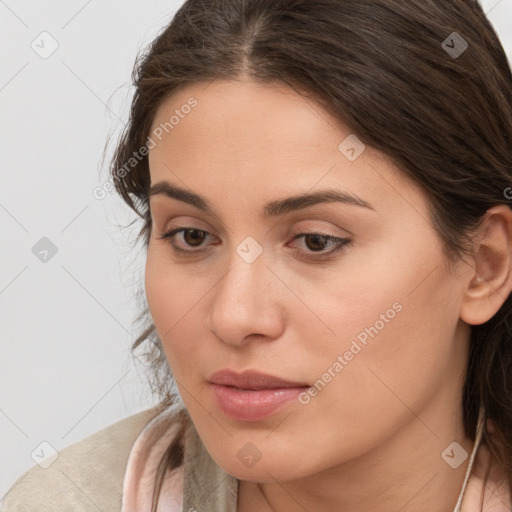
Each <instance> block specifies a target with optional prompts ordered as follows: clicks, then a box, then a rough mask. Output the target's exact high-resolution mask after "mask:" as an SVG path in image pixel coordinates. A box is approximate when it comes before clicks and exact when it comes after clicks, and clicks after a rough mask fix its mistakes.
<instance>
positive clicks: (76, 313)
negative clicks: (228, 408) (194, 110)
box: [0, 0, 512, 498]
mask: <svg viewBox="0 0 512 512" xmlns="http://www.w3.org/2000/svg"><path fill="white" fill-rule="evenodd" d="M181 4H182V1H175V0H165V1H164V0H151V1H149V0H139V1H128V0H122V1H120V0H115V1H114V0H103V1H101V2H100V1H99V0H60V1H56V0H55V1H51V0H44V1H41V0H0V34H1V35H0V37H1V41H2V44H1V48H0V52H1V57H0V61H1V66H0V103H1V127H2V131H1V150H0V169H1V173H2V175H1V180H2V181H1V188H0V220H1V222H0V229H1V237H2V242H1V243H2V246H1V247H2V260H1V261H2V263H1V265H0V307H1V311H2V316H1V320H2V321H1V324H0V340H1V357H0V498H1V497H2V496H3V495H4V494H5V493H6V492H7V490H8V488H9V487H10V486H11V485H12V484H13V482H14V481H15V480H16V478H18V477H19V476H20V475H21V474H22V473H23V472H24V471H26V470H27V469H28V468H29V467H31V466H33V465H34V464H35V460H34V459H32V456H31V454H33V453H34V452H37V451H38V450H39V451H40V450H41V446H47V445H41V443H49V445H51V446H52V447H54V449H55V450H57V451H58V450H60V449H62V448H64V447H65V446H67V445H69V444H72V443H74V442H76V441H78V440H80V439H83V438H84V437H86V436H88V435H90V434H92V433H94V432H96V431H98V430H100V429H101V428H104V427H106V426H107V425H110V424H112V423H114V422H116V421H118V420H120V419H122V418H124V417H126V416H129V415H131V414H135V413H136V412H139V411H141V410H143V409H146V408H148V407H151V406H152V405H154V404H156V402H157V397H154V396H152V395H151V393H150V390H149V387H148V385H147V380H146V372H147V367H146V366H145V365H144V364H143V362H141V361H139V359H137V358H133V357H132V356H131V355H130V350H129V349H130V344H131V342H132V341H133V339H134V337H135V334H136V333H137V332H138V331H137V330H136V329H134V325H133V320H134V318H135V316H136V314H137V311H138V309H137V305H138V303H137V300H136V293H137V290H138V289H139V288H140V286H141V285H142V283H143V271H144V257H145V253H144V250H143V249H142V248H141V245H140V244H139V246H136V247H135V248H134V247H133V241H134V238H135V235H136V232H137V228H138V227H139V224H136V225H135V227H133V228H128V229H124V228H123V226H126V225H128V224H129V222H130V221H131V220H132V219H134V218H135V215H134V214H133V213H132V212H131V211H130V210H129V209H128V207H126V206H125V205H124V203H123V202H122V201H121V200H120V199H118V197H117V196H116V194H115V193H114V192H112V193H110V194H107V195H106V197H105V198H104V199H103V200H98V199H96V198H95V197H94V196H93V190H94V188H95V187H97V186H99V185H101V184H102V183H104V182H105V181H106V176H107V169H106V164H107V162H108V156H109V155H110V154H111V152H112V147H113V142H114V140H115V139H116V136H117V134H118V133H119V130H120V128H121V127H122V124H123V122H125V121H126V120H127V112H128V108H129V101H130V99H131V94H132V92H133V90H132V88H131V83H130V82H131V79H130V74H131V70H132V67H133V63H134V59H135V57H136V55H137V52H138V51H139V50H141V49H142V48H143V47H144V46H145V45H146V44H147V43H149V42H150V41H151V40H152V39H153V38H154V37H155V36H156V35H157V33H158V32H159V31H160V30H161V29H162V28H163V27H164V26H165V25H166V24H167V23H168V22H169V21H170V19H171V17H172V15H173V14H174V12H175V11H176V10H177V8H178V7H179V6H180V5H181ZM482 4H483V6H484V9H485V11H486V13H488V17H489V19H490V20H491V22H492V23H493V25H494V26H495V28H496V30H497V32H498V35H499V36H500V38H501V41H502V43H503V46H504V47H505V49H506V51H507V53H508V55H509V60H512V0H484V1H483V2H482ZM52 52H53V53H52ZM50 53H51V55H49V54H50ZM109 136H110V137H112V141H111V143H110V145H109V146H108V148H107V153H106V154H107V158H106V160H105V162H104V163H103V164H102V156H103V151H104V148H105V144H106V141H107V138H108V137H109Z"/></svg>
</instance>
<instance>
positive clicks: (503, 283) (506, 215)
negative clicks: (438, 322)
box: [460, 204, 512, 325]
mask: <svg viewBox="0 0 512 512" xmlns="http://www.w3.org/2000/svg"><path fill="white" fill-rule="evenodd" d="M475 241H476V242H477V246H476V247H475V260H474V261H475V268H474V272H473V275H472V277H471V281H470V282H469V284H468V288H467V290H466V292H465V295H464V298H463V301H462V303H461V310H460V318H461V319H462V320H463V321H464V322H466V323H468V324H471V325H479V324H483V323H484V322H487V321H488V320H489V319H491V318H492V317H493V316H494V315H495V314H496V313H497V312H498V311H499V309H500V308H501V306H502V305H503V303H504V302H505V300H506V299H507V297H508V296H509V295H510V293H511V290H512V210H511V209H510V208H509V207H508V206H507V205H504V204H501V205H498V206H493V207H492V208H490V209H489V210H487V212H486V213H485V217H484V220H483V222H482V224H481V226H480V230H479V235H477V237H476V240H475Z"/></svg>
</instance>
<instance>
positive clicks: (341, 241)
mask: <svg viewBox="0 0 512 512" xmlns="http://www.w3.org/2000/svg"><path fill="white" fill-rule="evenodd" d="M186 231H197V232H199V233H204V234H207V235H210V233H208V231H204V230H203V229H198V228H176V229H171V230H170V231H167V232H166V233H163V234H162V235H161V236H159V237H158V238H159V239H160V240H164V239H168V240H169V244H170V245H171V248H172V250H173V251H175V252H176V253H178V254H181V255H183V256H185V257H191V256H194V255H197V254H198V253H202V252H205V251H206V249H199V250H188V249H182V248H181V247H178V246H177V245H176V243H175V240H174V239H175V236H176V235H177V234H179V233H182V232H183V233H184V232H186ZM315 235H316V236H320V237H322V238H323V239H324V240H325V241H326V242H337V246H336V247H335V248H334V249H331V250H330V251H329V252H326V253H318V252H311V253H310V254H314V256H304V257H305V258H307V259H316V260H322V259H327V258H331V257H333V256H334V255H335V254H337V253H342V252H344V251H346V250H347V249H348V247H349V245H350V243H351V240H350V239H348V238H339V237H335V236H331V235H325V234H323V233H299V234H297V235H295V236H294V237H293V240H297V239H298V238H303V237H305V236H315Z"/></svg>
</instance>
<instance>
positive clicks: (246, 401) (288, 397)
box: [210, 383, 307, 421]
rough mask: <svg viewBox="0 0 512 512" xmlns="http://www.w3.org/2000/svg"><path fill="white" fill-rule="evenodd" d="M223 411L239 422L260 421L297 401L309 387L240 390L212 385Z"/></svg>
mask: <svg viewBox="0 0 512 512" xmlns="http://www.w3.org/2000/svg"><path fill="white" fill-rule="evenodd" d="M210 386H211V388H212V390H213V393H214V395H215V398H216V401H217V404H218V406H219V408H220V409H221V411H222V412H223V413H224V414H226V415H227V416H229V417H230V418H232V419H234V420H238V421H258V420H262V419H264V418H266V417H267V416H270V415H271V414H273V413H276V412H277V411H279V410H281V409H283V407H286V405H288V404H290V403H291V402H293V401H294V400H297V398H298V396H299V395H300V393H302V392H303V391H304V390H305V389H307V386H302V387H296V388H273V389H260V390H257V391H250V390H243V389H238V388H235V387H232V386H223V385H220V384H213V383H210Z"/></svg>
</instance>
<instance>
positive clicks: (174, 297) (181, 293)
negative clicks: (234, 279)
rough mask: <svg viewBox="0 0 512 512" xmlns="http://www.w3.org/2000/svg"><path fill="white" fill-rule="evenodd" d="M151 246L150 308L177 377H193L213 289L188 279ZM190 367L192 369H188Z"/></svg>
mask: <svg viewBox="0 0 512 512" xmlns="http://www.w3.org/2000/svg"><path fill="white" fill-rule="evenodd" d="M161 252H162V251H156V250H153V249H152V248H151V244H150V246H149V247H148V254H147V260H146V268H145V289H146V297H147V302H148V307H149V310H150V312H151V316H152V318H153V323H154V324H155V328H156V331H157V333H158V336H159V337H160V340H161V341H162V346H163V348H164V351H165V354H166V356H167V359H168V361H169V364H170V366H171V369H172V371H173V374H174V375H175V376H176V378H179V375H180V374H185V375H187V374H190V371H189V370H190V368H192V367H193V363H194V361H195V359H196V358H195V357H194V354H196V353H198V352H199V350H200V342H201V339H202V338H203V336H202V335H201V331H202V329H204V326H203V324H202V321H201V319H203V318H204V314H205V313H204V311H205V310H204V308H205V306H206V303H207V301H208V297H207V295H208V291H209V290H210V288H211V286H208V285H207V283H205V282H203V281H204V280H201V279H198V278H196V279H194V278H193V277H192V276H189V275H188V274H187V272H186V271H184V270H183V268H182V267H180V266H178V265H173V264H171V263H169V262H168V261H167V260H166V258H165V257H164V256H163V255H162V254H161ZM189 366H190V367H189Z"/></svg>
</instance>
